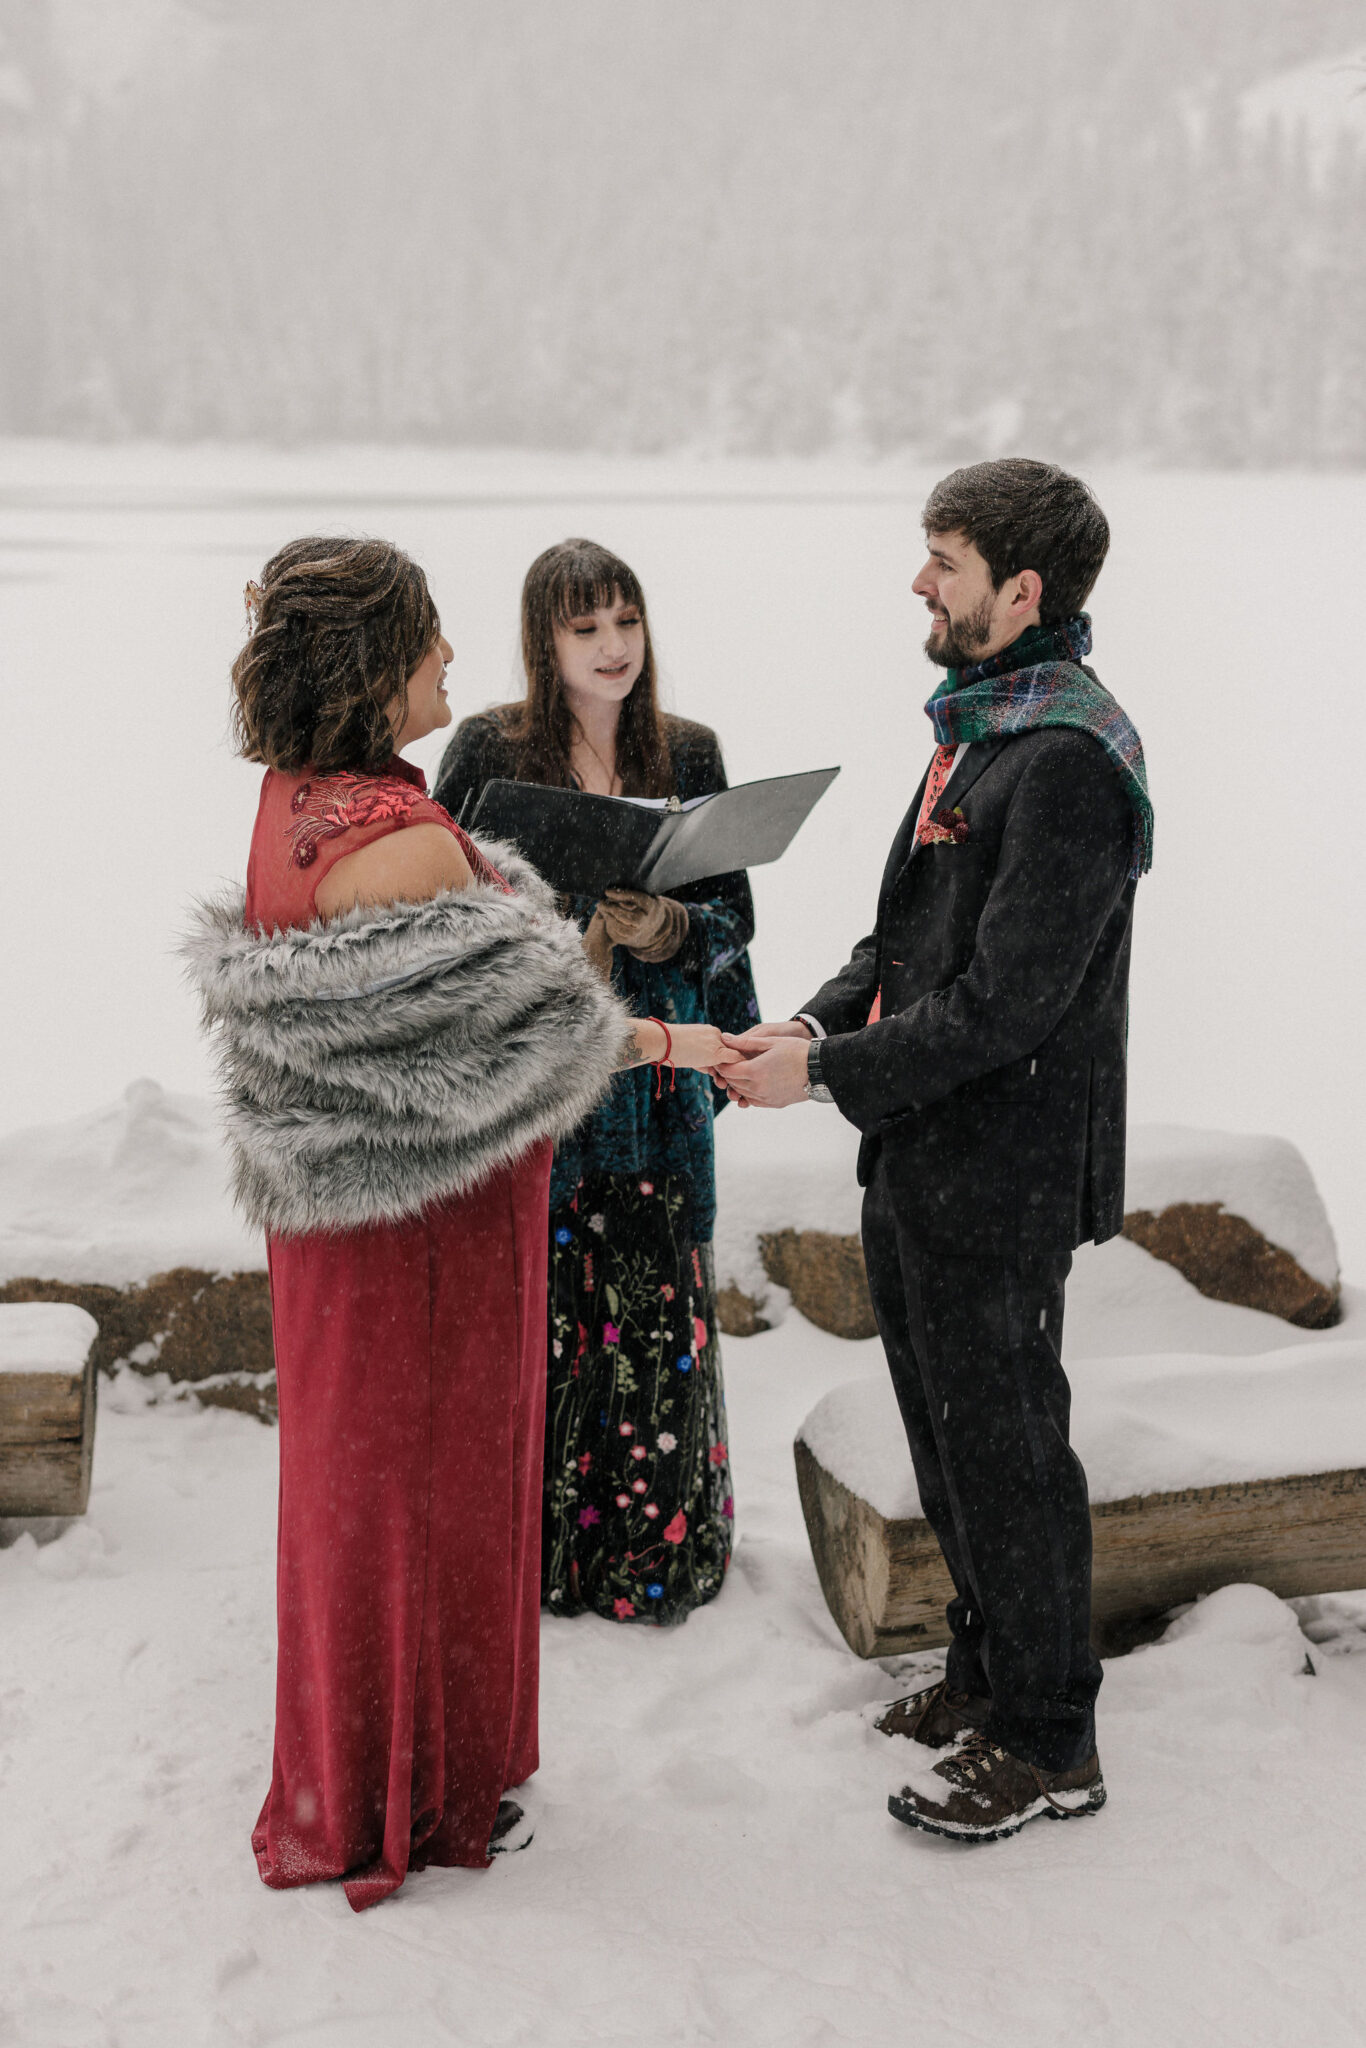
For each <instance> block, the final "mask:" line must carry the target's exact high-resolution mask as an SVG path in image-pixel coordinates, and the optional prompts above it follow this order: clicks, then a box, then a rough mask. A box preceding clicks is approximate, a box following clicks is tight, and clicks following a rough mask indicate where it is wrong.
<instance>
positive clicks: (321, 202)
mask: <svg viewBox="0 0 1366 2048" xmlns="http://www.w3.org/2000/svg"><path fill="white" fill-rule="evenodd" d="M1362 37H1363V23H1362V12H1361V7H1360V4H1359V0H1293V4H1285V0H1124V4H1122V5H1120V4H1109V0H1104V4H1100V0H1049V4H1044V0H957V4H954V5H949V6H946V5H944V4H943V0H672V4H665V0H637V4H631V5H623V4H621V0H500V4H497V5H491V4H489V0H386V4H385V5H384V6H382V7H380V6H377V5H375V4H373V0H364V4H361V0H327V4H322V0H318V4H311V0H285V4H280V0H0V432H6V433H20V434H47V435H61V436H78V437H83V438H92V437H93V438H104V439H120V438H124V437H135V436H137V437H155V438H160V439H168V440H186V439H197V438H203V437H208V438H214V439H242V438H246V439H251V440H270V441H278V442H285V443H299V442H308V441H316V440H346V441H359V440H366V441H391V442H392V441H400V442H404V441H406V442H439V443H463V444H477V445H481V446H524V447H538V448H564V449H604V450H613V451H618V450H620V451H627V450H642V451H649V450H663V449H667V450H673V449H680V448H685V449H698V450H704V451H710V452H718V453H719V452H743V453H760V454H783V453H806V452H813V451H820V450H825V449H837V450H840V451H843V452H857V453H868V454H884V453H894V452H899V451H903V450H904V451H911V452H914V453H915V454H917V455H922V456H927V457H929V456H933V457H936V458H939V457H943V458H949V457H957V456H961V455H966V454H971V455H980V454H982V453H984V452H991V451H992V450H993V449H994V448H996V447H1005V446H1006V445H1011V446H1023V445H1028V446H1031V447H1035V446H1036V447H1039V448H1046V449H1047V450H1048V452H1049V454H1050V455H1051V456H1054V457H1056V458H1058V459H1062V460H1065V459H1067V458H1068V457H1082V456H1084V457H1086V458H1088V459H1095V458H1102V457H1104V458H1112V457H1120V458H1128V457H1138V458H1141V459H1146V460H1154V461H1161V462H1168V463H1175V464H1182V465H1225V466H1241V465H1247V466H1274V465H1286V464H1297V465H1306V466H1309V465H1318V466H1329V465H1349V464H1350V465H1360V464H1362V463H1363V462H1366V148H1364V147H1363V145H1362V140H1361V138H1362V137H1363V136H1366V126H1360V125H1359V126H1358V128H1357V131H1356V138H1357V139H1354V138H1353V133H1352V130H1351V125H1350V123H1348V124H1344V126H1343V128H1342V131H1341V132H1340V133H1339V134H1338V135H1337V136H1336V138H1334V137H1331V136H1330V137H1329V138H1328V139H1327V141H1325V140H1324V139H1323V138H1322V137H1319V138H1318V139H1316V138H1315V136H1314V135H1313V134H1310V133H1306V132H1304V131H1302V130H1301V129H1299V128H1297V127H1296V126H1295V124H1293V123H1291V122H1287V121H1284V120H1275V119H1270V118H1267V117H1265V114H1264V112H1259V107H1261V106H1262V105H1263V103H1262V102H1260V101H1259V99H1258V93H1259V90H1260V89H1261V87H1262V86H1263V85H1264V83H1265V82H1266V81H1268V80H1274V79H1275V78H1276V77H1277V76H1279V75H1280V74H1283V73H1284V72H1285V71H1286V70H1287V69H1293V67H1295V66H1297V65H1300V64H1303V63H1305V62H1306V61H1308V60H1310V59H1322V58H1333V57H1337V56H1343V57H1344V63H1346V57H1347V56H1348V55H1350V52H1351V51H1352V50H1353V49H1354V48H1356V49H1363V48H1366V45H1364V44H1363V41H1362ZM1360 86H1366V69H1363V70H1362V72H1361V76H1360V79H1359V81H1349V82H1348V83H1346V84H1344V98H1347V97H1350V94H1351V93H1352V92H1354V91H1357V90H1359V88H1360Z"/></svg>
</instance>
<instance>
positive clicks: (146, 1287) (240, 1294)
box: [0, 1266, 276, 1422]
mask: <svg viewBox="0 0 1366 2048" xmlns="http://www.w3.org/2000/svg"><path fill="white" fill-rule="evenodd" d="M19 1301H69V1302H74V1303H76V1305H77V1306H78V1307H79V1308H83V1309H85V1310H86V1311H87V1312H88V1313H89V1314H90V1315H92V1316H93V1317H94V1318H95V1321H96V1322H97V1323H98V1324H99V1326H100V1333H99V1336H98V1338H97V1339H96V1341H95V1346H94V1362H95V1365H96V1367H97V1369H98V1370H99V1371H101V1372H104V1373H112V1372H113V1371H114V1370H115V1368H116V1367H118V1366H120V1365H128V1366H131V1367H132V1368H133V1370H134V1371H135V1372H141V1373H147V1374H152V1373H162V1372H164V1373H165V1374H166V1375H167V1376H168V1378H170V1379H171V1380H173V1381H177V1382H184V1383H186V1384H188V1385H190V1386H192V1387H193V1389H194V1392H195V1394H196V1396H197V1397H198V1399H199V1400H201V1401H203V1402H204V1403H205V1404H206V1405H207V1406H209V1407H218V1408H237V1409H241V1410H242V1411H243V1412H244V1413H246V1414H250V1415H256V1416H259V1417H260V1419H261V1420H262V1421H263V1422H270V1421H274V1419H275V1412H276V1411H275V1354H274V1348H273V1346H272V1342H271V1328H270V1285H269V1282H268V1280H267V1277H266V1275H265V1274H264V1273H219V1274H215V1273H205V1272H201V1271H198V1270H197V1269H195V1268H194V1267H189V1266H177V1267H175V1268H174V1269H173V1270H172V1271H171V1272H169V1273H157V1274H154V1275H153V1277H152V1278H151V1279H150V1280H146V1281H141V1282H138V1283H137V1284H135V1285H133V1286H130V1287H109V1286H102V1285H100V1284H98V1283H95V1282H81V1281H68V1280H43V1279H28V1278H24V1279H16V1280H10V1281H7V1282H6V1283H5V1284H4V1285H3V1286H0V1303H5V1302H19Z"/></svg>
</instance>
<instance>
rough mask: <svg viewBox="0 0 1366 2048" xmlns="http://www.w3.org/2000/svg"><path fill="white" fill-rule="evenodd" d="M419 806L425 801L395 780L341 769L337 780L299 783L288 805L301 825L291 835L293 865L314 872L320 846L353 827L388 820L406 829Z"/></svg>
mask: <svg viewBox="0 0 1366 2048" xmlns="http://www.w3.org/2000/svg"><path fill="white" fill-rule="evenodd" d="M419 804H422V805H427V804H428V799H427V798H426V797H424V796H423V794H422V792H421V791H420V790H417V789H414V788H413V787H412V785H411V784H410V783H407V782H401V781H400V780H399V779H398V778H397V777H396V776H394V777H390V776H375V775H353V774H352V773H351V772H350V770H349V769H343V770H342V772H341V773H340V774H338V775H324V776H320V777H319V778H318V779H317V780H316V781H309V782H301V783H300V784H299V787H298V788H297V789H296V790H295V792H294V794H293V796H292V797H291V798H290V803H289V808H290V810H291V811H292V812H293V813H294V815H295V817H296V818H297V819H298V821H299V822H298V824H297V825H295V826H293V827H292V829H291V831H290V835H289V844H290V851H291V853H292V855H293V859H294V865H295V867H296V868H308V867H312V865H313V863H314V861H315V860H316V859H317V858H318V848H319V847H320V846H321V845H322V843H323V841H324V840H325V839H335V838H336V836H337V834H338V833H339V832H347V831H350V829H351V828H352V826H355V825H380V824H385V823H387V822H388V821H390V820H392V821H393V822H394V823H395V824H406V823H407V821H408V819H409V817H410V816H411V814H412V812H413V811H414V810H415V809H416V807H417V806H418V805H419Z"/></svg>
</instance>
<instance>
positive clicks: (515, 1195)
mask: <svg viewBox="0 0 1366 2048" xmlns="http://www.w3.org/2000/svg"><path fill="white" fill-rule="evenodd" d="M425 789H426V784H425V782H424V781H423V778H422V776H421V774H420V773H419V771H418V770H417V769H415V768H411V767H409V765H408V764H407V763H406V762H403V761H398V762H395V763H394V764H393V765H392V766H391V768H389V769H387V770H386V771H385V772H384V773H383V774H382V775H378V776H350V775H334V776H325V777H313V778H307V777H300V776H286V775H279V774H276V773H274V772H273V771H268V772H267V774H266V778H265V784H264V787H263V789H262V791H261V804H260V809H259V812H258V814H257V820H256V830H255V833H254V834H253V838H252V849H251V861H250V864H249V866H248V870H247V922H248V924H249V925H256V926H260V927H262V928H264V929H265V930H267V931H269V930H274V929H276V928H285V927H289V926H302V925H307V924H309V923H311V922H312V921H313V919H314V917H315V916H316V912H315V909H314V901H313V899H314V892H315V891H316V889H317V887H318V884H319V882H320V881H321V880H322V878H323V876H324V875H325V874H326V873H327V871H328V869H329V868H330V867H331V866H332V865H333V863H334V862H335V861H337V860H339V859H341V858H342V857H343V856H344V855H346V854H349V853H354V852H356V851H357V849H358V848H360V847H362V846H365V845H368V844H369V843H370V842H371V841H372V840H374V839H377V838H380V837H382V835H383V834H384V833H386V832H392V831H395V830H397V829H398V828H400V827H401V826H404V825H409V824H420V823H438V824H441V825H444V826H445V827H446V828H447V829H448V830H450V831H451V832H453V833H455V836H456V837H457V839H459V841H460V843H461V846H462V847H463V849H464V851H465V854H466V857H467V858H468V859H469V861H470V865H471V866H472V867H473V868H474V870H475V872H476V874H478V875H479V876H480V877H481V879H485V880H501V877H499V876H497V875H496V874H495V872H494V870H493V869H492V868H491V867H490V866H489V864H488V862H487V861H485V860H484V859H483V857H482V855H480V854H478V853H477V852H476V851H475V849H474V848H473V846H472V845H471V844H470V842H469V840H468V839H466V837H465V835H464V834H463V833H462V832H460V831H459V829H458V828H457V827H456V826H455V825H453V824H452V823H451V821H450V819H449V817H448V816H447V814H446V812H445V811H444V810H442V809H441V807H440V806H439V805H438V804H435V803H433V802H432V801H431V800H430V799H429V798H428V797H427V796H426V795H425ZM550 1150H551V1148H550V1146H549V1145H548V1144H544V1145H538V1146H536V1147H535V1148H534V1149H533V1150H531V1151H529V1152H527V1153H525V1154H524V1155H523V1156H522V1157H521V1158H520V1159H518V1160H516V1161H515V1162H514V1163H513V1165H511V1166H510V1167H507V1168H504V1169H503V1170H501V1171H500V1172H498V1173H496V1174H495V1175H493V1176H492V1177H491V1178H490V1179H488V1180H486V1181H485V1182H483V1183H482V1184H481V1185H480V1186H479V1187H478V1188H477V1189H476V1190H475V1191H474V1192H473V1193H471V1194H467V1195H461V1196H458V1197H452V1198H450V1199H448V1200H446V1201H443V1202H440V1203H436V1204H433V1205H432V1206H430V1207H429V1208H428V1209H427V1210H425V1211H424V1213H423V1214H422V1215H421V1216H420V1217H417V1218H413V1219H410V1220H408V1221H406V1222H401V1223H393V1224H381V1225H375V1226H372V1227H370V1228H367V1229H361V1230H350V1231H345V1232H338V1233H335V1234H325V1235H324V1234H319V1235H314V1236H304V1237H291V1238H282V1237H273V1238H270V1239H269V1240H268V1251H269V1263H270V1287H271V1305H272V1314H273V1317H274V1331H275V1360H276V1366H277V1370H278V1375H279V1398H280V1524H279V1570H278V1581H277V1598H278V1661H277V1676H276V1706H275V1768H274V1775H273V1777H272V1780H271V1787H270V1792H269V1795H268V1797H267V1799H266V1803H265V1805H264V1807H263V1808H262V1810H261V1817H260V1819H259V1821H258V1822H257V1824H256V1829H255V1832H254V1834H253V1836H252V1847H253V1849H254V1850H255V1852H256V1861H257V1865H258V1867H259V1869H260V1873H261V1876H262V1878H263V1879H264V1880H265V1882H266V1883H267V1884H268V1885H275V1886H287V1885H298V1884H311V1883H314V1882H316V1881H317V1880H319V1879H322V1878H342V1879H344V1880H345V1886H346V1895H347V1898H348V1899H349V1900H350V1903H351V1904H352V1906H354V1907H355V1908H356V1909H357V1911H359V1910H360V1909H361V1908H362V1907H364V1906H369V1905H374V1904H375V1903H376V1902H377V1901H378V1900H380V1899H382V1898H384V1897H385V1896H386V1895H387V1894H388V1893H389V1892H392V1891H394V1890H396V1889H397V1888H398V1886H399V1885H401V1884H402V1882H403V1879H404V1877H405V1875H406V1873H407V1872H408V1871H409V1870H410V1869H416V1870H420V1869H422V1868H423V1867H424V1866H425V1865H426V1864H428V1863H444V1864H465V1865H476V1866H481V1867H482V1866H483V1865H485V1864H486V1863H487V1862H488V1853H487V1845H488V1839H489V1832H490V1830H491V1828H492V1826H493V1822H494V1817H495V1815H496V1813H497V1810H498V1802H499V1799H500V1798H501V1797H502V1795H503V1793H504V1792H505V1790H507V1788H508V1787H510V1786H513V1785H519V1784H520V1783H521V1782H522V1781H523V1780H524V1779H525V1778H528V1777H529V1776H530V1775H531V1773H532V1772H533V1771H534V1770H535V1769H536V1765H537V1744H536V1698H537V1677H538V1656H539V1639H538V1629H539V1619H540V1615H539V1607H540V1514H541V1463H542V1456H543V1447H544V1437H545V1428H544V1410H545V1302H546V1242H547V1188H548V1181H549V1173H550Z"/></svg>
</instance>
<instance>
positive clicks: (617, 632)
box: [555, 591, 645, 704]
mask: <svg viewBox="0 0 1366 2048" xmlns="http://www.w3.org/2000/svg"><path fill="white" fill-rule="evenodd" d="M555 659H556V661H557V663H558V664H559V670H560V681H561V682H562V683H563V684H564V687H565V691H566V693H567V694H568V696H569V698H570V699H571V701H572V700H573V698H574V697H576V696H578V697H585V698H590V699H595V700H596V701H597V702H598V703H608V704H620V703H621V702H622V700H623V699H624V698H626V697H629V696H630V694H631V691H632V689H633V688H634V687H635V683H636V679H637V677H638V676H639V674H640V671H641V669H642V667H643V666H644V663H645V621H644V619H643V618H642V617H641V615H640V607H639V606H638V605H634V604H623V603H622V602H621V593H620V592H619V591H618V592H616V593H615V597H614V602H613V603H612V604H610V605H602V606H600V607H599V609H598V610H597V611H593V612H580V613H579V614H577V615H576V616H575V617H574V618H572V619H567V620H566V621H565V622H564V624H563V625H561V624H560V622H559V620H558V619H557V620H556V622H555Z"/></svg>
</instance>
